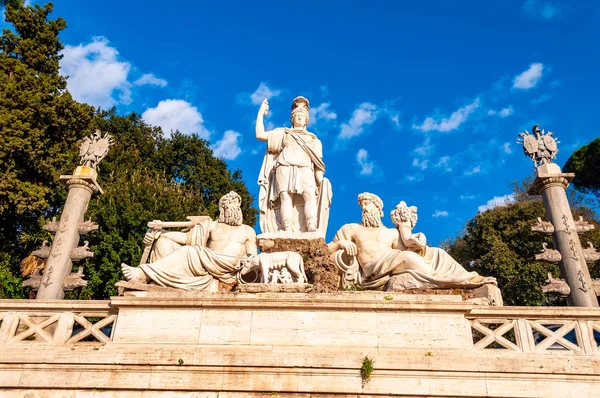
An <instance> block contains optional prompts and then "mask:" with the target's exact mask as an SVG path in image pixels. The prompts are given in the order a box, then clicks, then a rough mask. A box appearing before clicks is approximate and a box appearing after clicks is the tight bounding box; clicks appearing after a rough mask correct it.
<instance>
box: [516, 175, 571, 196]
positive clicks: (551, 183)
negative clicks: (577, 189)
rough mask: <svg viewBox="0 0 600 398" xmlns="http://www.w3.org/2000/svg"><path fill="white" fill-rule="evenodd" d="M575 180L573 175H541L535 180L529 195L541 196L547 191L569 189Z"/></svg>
mask: <svg viewBox="0 0 600 398" xmlns="http://www.w3.org/2000/svg"><path fill="white" fill-rule="evenodd" d="M573 178H575V174H573V173H560V174H547V175H539V176H537V177H536V178H535V181H533V184H532V185H531V187H530V188H529V190H528V191H527V193H528V194H529V195H540V194H541V193H542V192H544V191H545V190H546V189H548V188H550V187H557V186H558V187H562V188H563V189H567V187H568V186H569V184H570V183H571V181H573Z"/></svg>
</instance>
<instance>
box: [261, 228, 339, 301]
mask: <svg viewBox="0 0 600 398" xmlns="http://www.w3.org/2000/svg"><path fill="white" fill-rule="evenodd" d="M256 242H257V246H258V248H259V249H260V251H261V252H263V253H275V252H284V251H292V252H297V253H299V254H300V255H301V256H302V259H303V260H304V270H305V271H306V276H307V277H308V282H309V283H312V284H313V291H315V292H317V293H323V292H335V291H338V286H339V276H338V274H337V272H336V269H335V265H334V264H333V262H332V261H331V260H330V259H329V257H330V254H329V249H328V248H327V244H326V243H325V239H323V237H322V234H321V233H320V232H306V233H294V232H278V233H276V234H261V235H258V237H257V239H256Z"/></svg>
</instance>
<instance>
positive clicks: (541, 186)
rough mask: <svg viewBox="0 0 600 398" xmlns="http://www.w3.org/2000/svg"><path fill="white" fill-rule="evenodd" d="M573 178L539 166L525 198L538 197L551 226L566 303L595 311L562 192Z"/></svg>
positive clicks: (548, 166) (589, 281)
mask: <svg viewBox="0 0 600 398" xmlns="http://www.w3.org/2000/svg"><path fill="white" fill-rule="evenodd" d="M574 177H575V175H574V174H572V173H561V170H560V167H559V166H558V165H556V164H554V163H547V164H543V165H541V166H539V167H538V168H537V170H536V179H535V181H534V183H533V185H532V187H531V188H530V190H529V194H531V195H542V199H543V200H544V208H545V209H546V216H547V217H548V220H549V221H550V222H551V223H552V225H553V226H554V233H553V234H552V241H553V243H554V248H555V249H556V250H558V251H559V252H560V254H561V257H562V259H561V261H560V272H561V276H562V277H563V278H564V279H565V280H566V282H567V284H568V285H569V288H570V293H569V296H568V297H567V302H568V303H569V305H573V306H577V307H598V298H597V297H596V293H595V292H594V288H593V285H592V278H591V277H590V272H589V270H588V267H587V264H586V261H585V256H584V253H583V250H582V248H581V242H580V241H579V235H578V233H577V227H576V225H575V222H574V220H573V215H572V214H571V208H570V206H569V202H568V200H567V194H566V191H565V190H566V188H567V187H568V186H569V183H570V182H571V181H572V180H573V178H574Z"/></svg>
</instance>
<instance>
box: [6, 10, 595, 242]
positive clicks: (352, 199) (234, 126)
mask: <svg viewBox="0 0 600 398" xmlns="http://www.w3.org/2000/svg"><path fill="white" fill-rule="evenodd" d="M54 4H55V12H54V14H53V17H57V16H62V17H63V18H65V19H66V21H67V25H68V28H67V29H66V30H65V31H64V32H63V33H62V34H61V38H62V40H63V42H64V43H65V44H66V45H67V48H66V49H65V52H64V55H65V57H64V59H63V61H62V68H63V72H64V73H65V74H68V75H70V79H69V82H68V84H69V90H70V91H71V92H72V93H73V95H74V97H75V98H76V99H78V100H80V101H84V102H88V103H90V104H92V105H96V106H102V107H105V108H106V107H110V106H113V105H116V106H117V109H118V112H119V113H127V112H131V111H136V112H139V113H142V114H144V118H145V119H146V120H147V121H148V122H149V123H152V124H157V125H161V126H162V127H163V128H164V129H166V131H167V132H168V131H169V130H170V129H171V128H178V129H180V130H181V131H182V132H184V133H198V134H200V135H202V136H203V137H205V138H208V139H209V140H210V142H211V143H212V145H213V147H214V149H215V150H216V152H217V153H218V154H220V155H221V156H223V157H225V158H226V159H227V161H228V162H229V164H230V165H231V167H232V168H240V169H242V170H243V173H244V178H245V180H246V181H247V183H248V186H249V187H250V189H251V191H252V192H253V193H254V194H255V195H256V194H257V192H258V186H257V185H256V177H257V175H258V172H259V169H260V165H261V161H262V156H263V154H264V144H263V143H261V142H259V141H257V140H256V139H255V137H254V127H253V125H254V120H255V117H256V112H257V110H258V106H259V105H258V104H259V102H260V101H261V100H262V98H263V97H269V101H270V104H271V112H270V114H269V117H268V119H267V120H268V124H269V125H271V126H284V125H289V108H290V104H291V101H292V99H293V98H294V97H295V96H297V95H304V96H306V97H307V98H308V99H309V100H310V102H311V106H312V111H313V114H312V120H311V124H310V126H309V130H311V131H313V132H315V133H316V134H317V135H318V136H319V137H320V138H321V140H322V141H323V147H324V161H325V164H326V167H327V170H326V176H327V177H328V178H329V179H330V181H331V183H332V186H333V192H334V197H333V204H332V209H331V217H330V222H329V231H328V238H331V237H332V236H333V234H334V233H335V231H336V230H337V229H338V228H339V227H340V226H341V225H343V224H345V223H348V222H358V221H359V220H360V209H359V207H358V205H357V201H356V198H357V195H358V194H359V193H361V192H364V191H369V192H373V193H376V194H378V195H379V196H380V197H381V198H382V199H383V201H384V203H385V208H384V212H385V214H386V215H385V223H386V224H387V225H388V226H392V223H391V221H390V218H389V211H390V210H391V209H393V208H394V206H395V205H396V203H397V202H398V201H400V200H405V201H406V202H407V203H408V204H409V205H416V206H418V208H419V216H420V219H419V223H418V225H417V228H416V230H418V231H422V232H424V233H425V234H426V235H427V236H428V239H429V242H430V243H433V244H435V243H437V242H438V241H440V240H444V239H445V238H447V237H451V236H454V235H456V234H457V233H458V232H460V231H461V230H462V228H463V227H464V224H465V222H466V221H467V220H468V219H469V218H471V217H473V216H474V215H475V214H476V213H477V211H478V210H480V209H482V208H483V207H482V206H486V205H488V206H489V205H491V203H492V202H493V201H494V200H495V201H496V202H502V201H503V200H504V199H502V198H504V197H505V195H507V194H509V193H510V188H509V186H508V185H509V183H510V181H512V180H515V179H521V178H523V177H524V176H526V175H528V174H530V173H531V172H532V163H531V162H530V161H529V160H528V159H527V158H526V157H525V156H524V155H523V154H522V150H521V148H519V147H518V146H517V145H516V144H515V141H516V138H517V134H518V133H519V132H520V131H522V130H524V129H525V128H526V129H528V130H531V126H532V125H533V124H534V123H538V124H540V126H541V128H544V129H546V130H551V131H553V132H554V133H555V135H556V136H557V137H558V139H559V140H560V141H561V142H562V143H561V144H560V146H559V148H560V152H559V154H558V160H557V161H558V163H559V164H560V165H562V164H564V162H565V161H566V160H567V159H568V156H569V155H570V154H571V152H572V151H573V150H574V149H576V148H578V147H579V146H581V145H583V144H585V143H587V142H589V141H591V140H592V139H594V138H596V137H597V136H599V135H600V134H599V128H598V124H597V123H595V122H596V118H597V115H598V112H599V103H600V101H599V100H598V96H597V93H598V92H600V78H599V72H600V51H599V50H598V48H600V3H598V2H595V1H587V2H586V1H558V0H557V1H542V0H527V1H525V0H519V1H516V0H515V1H509V0H503V1H429V0H421V1H414V2H405V1H391V0H389V1H373V2H358V1H356V2H350V1H326V2H324V1H304V2H288V1H285V2H283V1H262V2H248V1H217V2H204V1H178V2H176V3H172V4H170V3H165V2H153V1H138V0H128V1H126V2H123V1H104V2H102V3H101V4H100V3H98V2H82V1H74V0H70V1H66V0H56V1H55V2H54ZM4 26H5V24H4Z"/></svg>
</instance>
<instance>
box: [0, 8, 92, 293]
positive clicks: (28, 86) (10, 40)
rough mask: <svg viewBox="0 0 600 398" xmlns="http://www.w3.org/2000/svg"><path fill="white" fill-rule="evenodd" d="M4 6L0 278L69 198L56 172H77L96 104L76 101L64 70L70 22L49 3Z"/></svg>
mask: <svg viewBox="0 0 600 398" xmlns="http://www.w3.org/2000/svg"><path fill="white" fill-rule="evenodd" d="M3 5H4V6H5V10H4V11H5V16H6V21H7V22H10V23H11V24H12V25H13V28H14V31H11V30H8V29H3V31H2V36H1V37H0V87H1V89H0V132H1V133H0V175H2V179H0V263H2V264H4V265H3V266H2V267H1V269H0V275H2V274H3V273H6V272H9V271H10V272H11V273H13V275H14V274H15V273H16V264H18V260H19V259H20V258H23V256H24V255H25V253H27V252H28V251H29V250H31V249H33V248H34V247H35V246H36V245H38V244H39V243H40V242H38V241H36V239H33V240H31V239H27V238H26V237H25V236H24V235H23V231H26V230H31V229H32V227H33V226H36V225H37V219H38V218H39V216H40V215H42V214H45V213H48V214H51V213H53V212H55V211H56V208H57V206H58V205H59V204H60V203H61V202H60V200H61V197H64V190H63V189H62V186H61V184H60V183H59V178H58V177H59V176H60V174H61V173H62V172H64V171H67V170H69V169H70V168H71V169H72V167H73V165H74V160H75V157H74V153H73V150H72V148H73V146H74V145H75V142H76V141H77V140H79V139H80V138H81V137H82V135H83V134H85V132H86V130H87V129H88V126H89V123H90V121H91V119H92V117H93V108H92V107H90V106H88V105H85V104H79V103H77V102H76V101H74V100H73V98H72V97H71V95H70V94H69V92H68V91H66V80H65V78H64V77H62V76H60V74H59V61H60V59H61V55H60V51H61V50H62V48H63V46H62V44H61V42H60V40H59V38H58V34H59V32H60V31H61V30H63V29H64V28H65V27H66V24H65V21H64V20H63V19H61V18H58V19H55V20H51V19H49V18H48V16H49V14H50V13H51V12H52V4H47V5H45V6H43V7H42V6H39V5H36V6H28V7H24V6H23V5H22V2H21V1H5V2H3ZM0 279H2V277H1V276H0ZM0 294H3V293H2V292H0ZM5 294H8V293H5ZM19 294H20V293H19V291H18V289H17V290H12V293H10V294H8V296H13V295H19Z"/></svg>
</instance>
